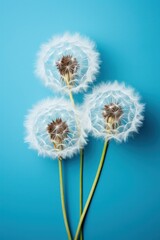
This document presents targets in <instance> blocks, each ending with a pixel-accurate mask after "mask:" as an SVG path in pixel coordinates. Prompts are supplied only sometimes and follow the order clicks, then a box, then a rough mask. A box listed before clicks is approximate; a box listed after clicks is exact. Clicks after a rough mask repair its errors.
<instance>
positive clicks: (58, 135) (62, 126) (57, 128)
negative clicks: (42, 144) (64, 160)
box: [47, 118, 69, 150]
mask: <svg viewBox="0 0 160 240" xmlns="http://www.w3.org/2000/svg"><path fill="white" fill-rule="evenodd" d="M47 131H48V133H49V134H50V139H51V141H52V142H53V144H54V147H55V148H56V149H60V150H62V149H63V141H64V140H65V138H67V136H68V133H69V129H68V126H67V124H66V122H63V121H62V119H61V118H57V119H56V120H55V121H52V122H51V123H49V124H48V126H47Z"/></svg>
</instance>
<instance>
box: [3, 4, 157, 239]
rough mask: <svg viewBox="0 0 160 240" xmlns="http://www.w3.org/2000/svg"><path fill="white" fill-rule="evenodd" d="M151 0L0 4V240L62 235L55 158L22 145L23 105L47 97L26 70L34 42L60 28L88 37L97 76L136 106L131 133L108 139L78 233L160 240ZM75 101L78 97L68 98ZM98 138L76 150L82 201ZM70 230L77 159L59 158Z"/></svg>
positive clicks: (154, 23)
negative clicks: (122, 139) (127, 89)
mask: <svg viewBox="0 0 160 240" xmlns="http://www.w3.org/2000/svg"><path fill="white" fill-rule="evenodd" d="M159 12H160V1H159V0H106V1H105V0H99V1H96V0H94V1H89V0H87V1H85V0H81V1H79V2H78V1H74V0H68V1H64V0H63V1H53V0H40V1H38V0H35V1H33V0H32V1H31V0H14V1H12V0H10V1H9V0H1V1H0V18H1V19H0V20H1V27H2V31H1V37H0V45H1V47H2V51H1V57H0V61H1V63H0V65H1V66H2V70H1V80H3V82H2V83H1V95H0V97H1V111H2V112H1V118H0V121H1V124H0V126H1V127H0V128H1V130H0V131H1V134H0V141H1V142H0V146H1V151H0V165H1V166H0V185H1V186H0V189H1V190H0V191H1V197H0V202H1V212H0V221H1V227H0V239H3V240H22V239H23V240H32V239H34V240H46V239H47V240H53V239H54V240H64V239H67V238H66V232H65V228H64V223H63V217H62V213H61V203H60V198H59V197H60V193H59V176H58V166H57V161H52V160H50V159H43V158H41V157H38V156H37V153H36V152H34V151H31V150H28V146H27V145H26V144H24V143H23V138H24V127H23V121H24V116H25V114H26V113H27V110H28V109H29V108H31V107H32V105H33V104H35V103H36V102H38V101H39V100H41V99H44V98H45V97H47V96H52V95H53V93H52V92H51V91H50V90H49V89H46V88H45V87H44V86H43V85H42V83H41V82H40V81H39V80H38V79H37V78H36V77H35V76H34V74H33V71H34V64H35V60H36V53H37V51H38V49H39V46H40V44H41V43H43V42H45V41H46V40H48V39H49V38H50V37H51V36H52V35H54V34H57V33H63V32H65V31H70V32H75V31H77V32H80V33H81V34H82V35H88V36H89V37H90V38H91V39H93V40H94V41H95V42H96V43H97V48H98V50H99V51H100V53H101V59H102V66H101V72H100V74H99V77H98V79H97V81H96V83H95V84H98V83H99V82H101V80H104V81H107V80H114V79H117V80H119V81H125V82H126V83H127V84H129V85H132V86H133V87H135V88H136V89H137V91H139V92H140V94H141V95H142V100H143V102H145V103H146V111H145V122H144V126H143V128H141V130H140V134H139V135H135V137H134V139H133V138H131V139H129V141H128V142H127V143H124V144H117V143H114V142H112V143H111V144H110V146H109V151H108V155H107V159H106V162H105V166H104V168H103V172H102V175H101V179H100V182H99V185H98V188H97V190H96V193H95V195H94V199H93V201H92V204H91V207H90V210H89V212H88V216H87V219H86V222H85V228H84V234H85V239H92V240H105V239H108V240H159V239H160V151H159V147H160V139H159V134H160V126H159V125H160V124H159V112H160V108H159V105H160V92H159V89H160V13H159ZM2 86H3V87H2ZM75 97H76V101H78V102H81V101H82V99H83V96H82V95H78V96H75ZM102 147H103V143H102V142H101V141H97V140H95V139H93V138H90V141H89V144H88V146H87V147H86V148H85V167H84V184H85V185H84V201H86V198H87V196H88V192H89V189H90V187H91V184H92V181H93V178H94V175H95V172H96V168H97V165H98V161H99V158H100V155H101V151H102ZM64 168H65V173H64V179H65V188H66V200H67V209H68V211H69V220H70V223H71V228H72V232H73V233H75V230H76V227H77V223H78V217H79V206H78V198H79V190H78V186H79V160H78V156H76V157H74V159H72V160H66V161H65V162H64Z"/></svg>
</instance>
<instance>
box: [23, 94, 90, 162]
mask: <svg viewBox="0 0 160 240" xmlns="http://www.w3.org/2000/svg"><path fill="white" fill-rule="evenodd" d="M56 118H61V119H62V121H65V122H66V124H67V125H68V129H69V134H68V137H67V138H66V139H65V140H64V142H63V150H57V149H55V148H54V146H53V143H52V142H51V139H50V135H49V133H48V132H47V126H48V124H49V123H51V122H52V121H53V120H56ZM79 119H80V112H79V111H78V110H74V109H73V107H72V105H71V104H70V102H68V101H66V100H64V99H62V98H61V99H46V100H43V101H41V102H39V103H38V104H37V105H35V106H34V107H33V108H32V109H31V110H30V111H29V114H28V115H27V116H26V121H25V128H26V138H25V142H27V143H29V146H30V148H32V149H35V150H37V151H38V154H39V155H43V156H49V157H51V158H53V159H54V158H57V157H59V156H61V157H62V158H66V157H72V156H73V154H75V153H77V152H78V151H79V149H80V148H82V147H83V145H84V144H85V143H86V140H85V137H86V134H85V131H84V129H83V127H82V124H81V121H79Z"/></svg>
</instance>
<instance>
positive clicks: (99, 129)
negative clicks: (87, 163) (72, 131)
mask: <svg viewBox="0 0 160 240" xmlns="http://www.w3.org/2000/svg"><path fill="white" fill-rule="evenodd" d="M139 101H140V97H139V95H138V94H137V93H135V91H134V89H132V88H130V87H126V86H125V84H124V83H121V84H120V83H118V82H117V81H115V82H114V83H108V84H105V83H104V84H102V85H100V86H98V87H96V88H95V89H94V90H93V92H92V94H89V95H87V96H86V99H85V103H84V106H83V108H84V112H85V114H84V123H85V127H86V128H87V129H88V131H90V132H91V133H92V134H93V135H94V136H95V137H102V138H104V139H108V140H109V139H115V140H117V141H120V142H121V141H123V140H124V141H126V139H127V138H128V136H129V135H130V133H132V132H137V131H138V128H139V127H140V126H141V124H142V120H143V115H142V114H143V110H144V105H143V104H141V103H140V102H139ZM111 103H114V104H118V105H119V106H120V107H121V108H122V111H123V114H122V116H121V118H120V122H119V125H118V127H117V129H116V130H115V131H110V132H109V131H107V129H106V127H105V120H104V117H103V109H104V106H105V105H108V104H111ZM87 123H88V124H87Z"/></svg>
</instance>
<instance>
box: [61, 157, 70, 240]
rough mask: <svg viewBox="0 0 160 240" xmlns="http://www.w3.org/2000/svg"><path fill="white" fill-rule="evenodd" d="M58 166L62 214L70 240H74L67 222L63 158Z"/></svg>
mask: <svg viewBox="0 0 160 240" xmlns="http://www.w3.org/2000/svg"><path fill="white" fill-rule="evenodd" d="M58 165H59V180H60V192H61V204H62V212H63V219H64V224H65V227H66V231H67V235H68V240H72V236H71V232H70V228H69V224H68V220H67V214H66V207H65V199H64V187H63V174H62V158H61V157H59V158H58Z"/></svg>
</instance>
